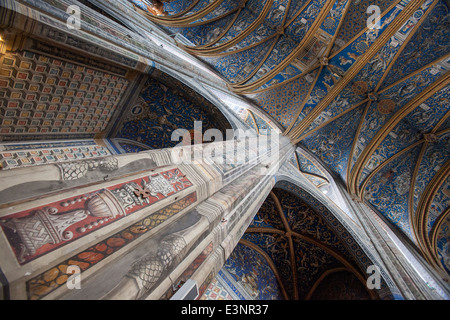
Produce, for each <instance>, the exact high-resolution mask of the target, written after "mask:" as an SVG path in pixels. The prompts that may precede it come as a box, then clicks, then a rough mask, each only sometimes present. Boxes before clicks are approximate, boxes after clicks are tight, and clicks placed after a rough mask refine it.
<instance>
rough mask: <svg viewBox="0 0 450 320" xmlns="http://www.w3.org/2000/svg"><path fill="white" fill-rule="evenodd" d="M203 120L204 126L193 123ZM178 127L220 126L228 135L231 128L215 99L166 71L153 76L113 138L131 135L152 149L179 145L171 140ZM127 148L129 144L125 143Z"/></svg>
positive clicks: (210, 127)
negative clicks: (199, 92)
mask: <svg viewBox="0 0 450 320" xmlns="http://www.w3.org/2000/svg"><path fill="white" fill-rule="evenodd" d="M196 121H201V122H202V128H198V127H194V122H196ZM177 129H186V130H189V131H190V132H191V133H192V135H193V132H194V130H201V132H202V134H203V133H204V132H205V131H206V130H208V129H218V130H220V131H221V132H222V134H223V137H224V139H225V137H226V129H231V125H230V124H229V123H228V121H227V119H226V118H225V116H224V115H223V114H222V113H221V112H220V111H219V110H218V109H217V107H215V106H214V105H213V104H212V103H210V102H209V101H208V100H206V99H205V98H204V97H202V96H200V95H199V94H198V93H196V92H195V91H194V90H192V89H190V88H189V87H187V86H186V85H183V84H181V83H180V82H179V81H177V80H175V79H174V78H172V77H170V76H169V75H166V74H162V73H161V74H159V75H158V76H157V78H155V77H150V78H149V79H148V80H147V82H146V84H145V86H144V89H143V90H142V91H141V93H140V95H139V97H138V104H136V105H133V106H131V107H130V108H129V111H128V114H127V115H126V118H125V119H124V120H123V122H122V125H121V126H120V129H119V130H118V133H117V134H116V135H115V137H114V138H122V139H129V140H133V141H137V142H139V143H142V144H144V145H147V146H148V147H149V148H151V149H163V148H170V147H174V146H176V145H177V144H178V143H180V142H181V141H179V140H177V141H172V133H173V132H174V131H175V130H177ZM125 148H128V149H129V148H130V147H127V146H125Z"/></svg>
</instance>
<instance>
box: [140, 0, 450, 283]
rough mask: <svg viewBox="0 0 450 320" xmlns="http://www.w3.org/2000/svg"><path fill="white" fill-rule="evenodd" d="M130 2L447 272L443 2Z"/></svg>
mask: <svg viewBox="0 0 450 320" xmlns="http://www.w3.org/2000/svg"><path fill="white" fill-rule="evenodd" d="M132 2H134V3H135V4H136V9H137V10H139V11H140V12H142V13H143V14H145V15H146V16H147V17H148V18H149V19H150V20H152V21H153V22H155V23H157V24H159V25H160V26H161V27H162V28H164V29H165V30H167V31H168V32H169V33H170V34H177V35H176V36H175V39H177V40H178V43H179V46H180V47H182V48H183V49H185V50H186V51H187V52H189V53H191V54H193V55H195V56H198V57H199V59H201V60H203V61H204V62H206V63H207V64H209V65H210V66H211V67H212V68H214V69H215V70H216V71H217V72H218V73H219V74H221V75H222V76H223V77H224V78H225V79H226V80H227V81H228V84H229V87H230V88H231V89H232V90H233V91H234V92H236V93H238V94H242V95H245V96H247V97H248V98H249V99H251V100H252V101H253V102H254V103H255V104H256V105H258V106H259V107H260V108H261V109H262V110H264V111H266V112H267V113H268V114H269V115H271V116H272V117H273V119H275V120H276V121H278V122H279V124H280V125H281V126H282V127H284V128H285V133H284V134H285V135H287V136H289V137H290V138H291V140H292V141H293V142H294V143H295V144H299V145H301V146H302V147H304V148H306V149H307V150H309V151H310V152H311V153H313V154H314V155H316V156H317V157H318V158H319V159H320V160H322V161H323V163H324V164H325V165H327V166H328V167H329V168H330V170H331V171H333V172H334V173H335V174H336V175H337V176H339V177H340V178H341V180H342V181H343V182H344V183H345V184H346V186H347V188H348V191H349V192H350V193H351V194H352V195H353V196H354V198H355V200H358V201H364V202H365V203H367V204H369V205H370V206H372V207H373V208H374V209H376V210H377V211H378V212H379V213H380V214H381V215H383V216H384V218H385V219H386V220H387V221H388V222H390V223H391V224H392V225H393V226H394V227H396V228H397V229H398V230H400V231H401V232H402V233H403V234H404V235H405V237H407V238H409V239H410V240H411V242H412V243H414V244H415V245H416V246H417V248H418V249H419V251H420V252H421V253H422V254H423V256H424V257H425V258H426V259H427V260H428V262H429V263H430V264H432V265H433V266H434V267H435V268H436V269H437V270H440V271H441V272H442V274H443V275H448V274H449V270H450V266H449V265H448V261H449V259H448V257H449V256H450V253H449V249H448V248H449V245H448V243H449V241H448V239H449V237H450V234H449V229H450V228H449V215H448V214H449V199H450V198H449V196H450V192H449V188H450V185H449V179H448V176H449V169H450V162H449V160H450V153H449V150H450V148H449V143H448V142H449V136H450V132H449V129H450V126H449V124H450V123H449V119H448V118H449V115H450V103H449V101H450V100H449V99H450V86H449V76H450V73H449V72H448V71H449V70H450V38H449V36H448V30H449V29H450V15H449V1H447V0H421V1H410V0H390V1H381V0H378V1H373V0H370V1H369V0H361V1H357V0H354V1H351V0H298V1H295V0H264V1H257V0H247V1H234V0H216V1H206V0H198V1H197V0H195V1H194V0H189V1H181V0H175V1H171V2H165V3H164V6H165V7H164V8H165V10H166V11H168V13H169V15H168V16H155V15H152V14H151V13H149V12H145V11H144V10H145V7H144V6H142V5H139V3H141V2H142V1H138V0H133V1H132ZM371 5H375V6H378V7H379V9H380V12H381V17H380V23H379V25H378V27H375V28H372V26H371V25H370V23H368V22H371V21H370V19H369V17H370V16H371V15H372V14H373V11H371V10H368V8H369V6H371ZM139 7H140V8H141V9H139ZM143 9H144V10H143ZM284 232H287V231H286V230H285V231H284Z"/></svg>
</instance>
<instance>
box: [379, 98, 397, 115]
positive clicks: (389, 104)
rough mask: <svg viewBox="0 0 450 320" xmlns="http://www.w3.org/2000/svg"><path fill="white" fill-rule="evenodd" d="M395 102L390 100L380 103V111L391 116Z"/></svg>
mask: <svg viewBox="0 0 450 320" xmlns="http://www.w3.org/2000/svg"><path fill="white" fill-rule="evenodd" d="M394 108H395V102H394V101H392V100H390V99H385V100H381V101H380V102H379V103H378V111H379V112H380V113H382V114H389V113H391V112H392V111H394Z"/></svg>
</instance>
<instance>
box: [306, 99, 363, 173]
mask: <svg viewBox="0 0 450 320" xmlns="http://www.w3.org/2000/svg"><path fill="white" fill-rule="evenodd" d="M363 111H364V105H362V106H360V107H359V108H357V109H355V110H353V111H351V112H348V113H346V114H345V115H343V116H342V117H340V118H339V119H337V120H336V121H334V122H333V125H332V126H331V125H330V126H325V127H323V128H321V129H320V130H317V131H316V132H315V133H314V134H313V135H310V136H308V137H306V138H305V139H304V140H302V141H301V142H300V144H301V145H302V146H304V147H306V148H307V149H308V150H310V151H311V152H312V153H313V154H314V155H316V156H317V157H318V158H319V159H321V160H322V161H323V162H324V163H325V164H326V165H327V166H328V167H329V168H330V169H331V170H332V171H333V172H335V173H338V174H339V176H340V177H341V178H342V179H343V180H344V181H346V180H347V176H346V172H347V166H348V160H349V157H350V150H351V148H352V142H353V137H354V136H355V135H356V132H357V130H358V123H359V122H360V121H361V118H362V115H363Z"/></svg>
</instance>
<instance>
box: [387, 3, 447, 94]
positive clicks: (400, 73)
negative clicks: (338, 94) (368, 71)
mask: <svg viewBox="0 0 450 320" xmlns="http://www.w3.org/2000/svg"><path fill="white" fill-rule="evenodd" d="M449 28H450V15H449V10H448V7H447V5H446V4H445V2H444V1H439V2H438V4H437V5H436V6H435V7H434V9H433V11H432V12H431V13H430V14H429V15H428V17H427V18H426V20H425V21H424V22H423V24H422V26H421V27H420V29H419V30H418V31H417V32H416V33H415V34H414V36H413V37H412V38H411V40H410V41H409V42H408V44H407V45H406V47H405V49H404V50H403V52H402V54H401V56H400V57H399V58H398V59H397V61H396V62H395V64H394V66H393V67H392V70H391V71H390V72H389V74H388V76H387V77H386V79H385V81H384V83H383V87H387V86H389V85H391V84H393V83H395V82H396V81H398V80H400V79H401V78H402V77H405V76H407V75H408V74H410V73H412V72H414V71H416V70H418V69H420V68H422V67H424V66H426V65H427V64H429V63H432V62H433V61H435V60H438V59H440V58H441V57H443V56H445V55H446V54H448V53H449V51H450V37H448V30H449ZM425 52H426V54H424V53H425Z"/></svg>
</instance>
